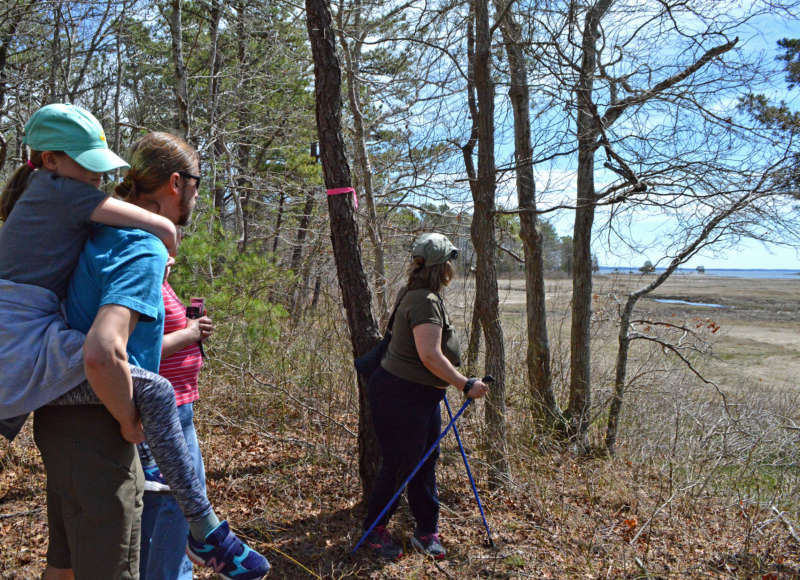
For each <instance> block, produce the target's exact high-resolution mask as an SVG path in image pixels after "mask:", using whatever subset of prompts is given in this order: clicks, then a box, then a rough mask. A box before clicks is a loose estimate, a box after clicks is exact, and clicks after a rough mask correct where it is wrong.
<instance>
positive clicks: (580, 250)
mask: <svg viewBox="0 0 800 580" xmlns="http://www.w3.org/2000/svg"><path fill="white" fill-rule="evenodd" d="M611 3H612V0H600V1H599V2H598V3H597V4H596V5H594V6H593V7H591V8H590V9H589V10H588V12H587V14H586V20H585V23H584V30H583V42H582V47H581V48H582V53H583V54H582V57H583V58H582V61H581V67H580V72H579V77H578V86H577V87H576V98H577V108H578V120H577V132H578V183H577V186H578V192H577V198H578V203H577V209H576V210H575V225H574V228H573V235H572V238H573V246H572V267H573V270H572V323H571V324H572V326H571V334H570V385H569V405H568V407H567V416H568V418H569V431H570V435H571V436H572V437H573V438H574V439H575V441H576V442H577V443H578V445H579V447H580V449H581V450H586V449H587V447H588V438H587V430H588V428H589V409H590V406H591V402H592V401H591V392H592V391H591V345H590V330H591V318H592V256H591V243H592V224H593V222H594V211H595V205H594V204H595V197H596V196H595V189H594V155H595V151H596V150H597V138H598V136H599V129H598V123H597V119H596V115H595V112H594V111H595V107H594V101H593V96H592V89H593V84H594V75H595V69H596V67H597V46H596V43H597V39H598V37H599V28H600V19H601V18H602V17H603V14H605V12H606V11H607V10H608V8H609V7H610V6H611Z"/></svg>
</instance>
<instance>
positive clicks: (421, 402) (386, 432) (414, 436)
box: [364, 233, 489, 560]
mask: <svg viewBox="0 0 800 580" xmlns="http://www.w3.org/2000/svg"><path fill="white" fill-rule="evenodd" d="M457 255H458V251H457V250H456V248H455V246H454V245H453V244H452V243H451V242H450V240H448V239H447V238H446V237H445V236H443V235H441V234H435V233H430V234H423V235H421V236H420V237H419V238H417V240H416V241H415V243H414V247H413V249H412V252H411V263H410V265H409V267H408V284H407V285H406V287H405V289H404V290H403V291H402V292H401V293H400V298H399V301H398V304H397V306H396V313H395V316H394V323H393V324H392V328H391V331H392V339H391V341H390V343H389V347H388V349H387V352H386V355H385V357H384V359H383V360H382V361H381V366H380V368H378V370H377V371H375V372H374V373H373V374H372V376H371V377H370V380H369V384H368V390H369V401H370V408H371V410H372V420H373V423H374V426H375V433H376V435H377V437H378V443H379V444H380V447H381V454H382V457H383V461H382V464H381V470H380V472H379V474H378V477H377V479H376V481H375V485H374V487H373V489H372V493H371V494H370V498H369V503H368V511H367V517H366V520H365V522H364V529H367V528H368V527H369V526H370V525H371V524H372V522H373V521H375V518H376V517H377V516H378V514H379V513H380V512H381V510H382V509H383V507H384V506H385V505H386V504H387V502H388V501H389V500H390V499H391V498H392V496H393V495H394V493H395V491H397V488H396V486H397V485H398V484H399V483H400V482H401V481H403V480H404V479H405V478H406V477H408V474H409V473H411V471H412V469H413V468H414V467H415V466H416V464H417V462H419V460H420V459H421V458H422V456H423V455H424V454H425V452H426V451H427V450H428V449H429V448H430V446H431V445H433V444H434V442H435V441H436V439H437V438H438V437H439V433H440V431H441V427H442V422H441V414H440V409H439V403H440V402H441V400H442V399H443V398H444V394H445V389H446V388H447V386H448V385H454V386H455V387H456V388H458V389H459V390H462V391H463V392H464V393H465V394H466V395H467V396H468V397H470V398H473V399H477V398H480V397H483V396H484V395H486V393H487V392H488V390H489V388H488V386H487V385H486V384H484V383H483V382H482V381H480V380H478V379H475V378H471V379H468V378H467V377H465V376H464V375H462V374H461V373H459V372H458V370H457V369H456V367H457V366H458V365H459V364H460V357H459V352H458V341H457V340H456V337H455V332H454V330H453V327H452V326H451V324H450V319H449V317H448V316H447V311H446V310H445V307H444V302H443V301H442V299H441V297H440V296H439V290H440V289H441V288H443V287H444V286H447V284H449V283H450V281H451V280H452V278H453V275H454V270H453V265H452V264H451V263H450V262H451V260H453V259H454V258H455V257H456V256H457ZM438 457H439V449H438V448H437V449H436V450H435V451H434V452H433V453H432V454H431V455H430V456H429V457H428V459H427V460H426V461H425V463H424V464H423V465H422V467H421V468H420V470H419V471H418V472H417V473H416V475H415V476H414V477H413V478H412V479H411V481H409V483H408V489H407V495H408V503H409V507H410V508H411V513H412V515H413V516H414V519H415V520H416V530H415V531H414V535H413V536H412V537H411V544H412V545H413V546H414V547H415V548H416V549H417V550H419V551H421V552H423V553H425V554H427V555H430V556H433V557H434V558H444V556H445V549H444V547H443V546H442V544H441V542H440V540H439V533H438V532H439V495H438V491H437V489H436V461H437V460H438ZM396 507H397V501H395V502H394V504H393V505H392V506H391V507H390V508H389V509H388V510H387V511H386V514H384V516H383V517H382V518H381V521H380V522H378V525H377V526H375V528H374V530H373V531H372V532H371V533H370V534H369V536H367V540H366V545H367V546H368V547H370V548H371V549H372V550H374V551H375V552H376V553H378V554H379V555H381V556H382V557H384V558H387V559H390V560H395V559H397V558H399V557H400V556H402V555H403V551H402V549H401V548H400V546H399V545H397V544H396V543H395V542H394V541H393V540H392V537H391V535H390V534H389V532H388V531H387V530H386V525H387V524H388V522H389V519H390V518H391V516H392V514H393V513H394V510H395V509H396Z"/></svg>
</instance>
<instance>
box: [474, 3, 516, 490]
mask: <svg viewBox="0 0 800 580" xmlns="http://www.w3.org/2000/svg"><path fill="white" fill-rule="evenodd" d="M474 2H475V67H474V71H475V89H476V93H477V96H478V182H477V186H476V188H475V190H474V191H475V193H474V196H473V201H474V214H473V217H472V227H471V235H472V245H473V247H474V248H475V253H476V264H477V271H476V273H475V308H476V309H477V312H478V317H479V319H480V321H481V326H482V327H483V333H484V338H485V340H486V372H487V373H488V374H490V375H492V376H493V377H494V379H495V382H494V383H493V384H492V385H491V388H490V390H489V395H488V396H487V397H486V405H485V407H484V408H485V412H486V427H487V429H486V436H487V441H486V454H487V461H488V463H489V466H490V473H489V483H490V485H491V486H492V487H495V488H496V487H499V486H500V485H502V483H503V482H504V481H505V480H506V479H507V477H508V472H509V471H508V470H509V468H508V458H507V454H506V423H505V416H506V401H505V351H504V345H503V329H502V327H501V326H500V299H499V296H498V291H497V270H496V267H495V256H496V251H497V242H496V235H495V223H494V207H495V206H494V203H495V187H496V184H495V179H496V168H495V159H494V84H493V82H492V78H491V68H490V67H491V62H490V59H491V33H490V31H489V5H488V0H474Z"/></svg>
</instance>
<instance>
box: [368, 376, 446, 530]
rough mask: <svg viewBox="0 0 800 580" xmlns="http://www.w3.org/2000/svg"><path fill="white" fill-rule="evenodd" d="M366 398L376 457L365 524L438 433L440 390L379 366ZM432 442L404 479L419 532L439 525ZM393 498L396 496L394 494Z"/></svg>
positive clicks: (383, 521) (435, 453) (385, 519)
mask: <svg viewBox="0 0 800 580" xmlns="http://www.w3.org/2000/svg"><path fill="white" fill-rule="evenodd" d="M368 389H369V403H370V407H371V409H372V421H373V424H374V425H375V433H376V435H377V437H378V443H379V444H380V448H381V455H382V462H381V469H380V472H379V473H378V477H377V479H376V480H375V485H374V487H373V488H372V493H371V494H370V498H369V503H368V506H367V518H366V520H365V522H364V529H367V528H368V527H369V526H370V525H371V524H372V522H373V521H375V518H376V517H378V514H379V513H380V512H381V510H382V509H383V508H384V506H385V505H386V504H387V503H388V501H389V500H390V499H391V498H392V496H393V495H394V494H395V492H396V491H397V489H398V487H399V486H400V484H401V483H402V482H403V481H404V480H405V478H406V477H408V474H409V473H411V471H412V470H413V469H414V467H415V466H416V465H417V463H419V460H420V459H422V456H423V455H424V454H425V452H426V451H427V450H428V449H429V448H430V446H431V445H433V443H434V442H435V441H436V439H437V437H439V432H440V431H441V428H442V418H441V415H440V411H439V403H440V402H441V400H442V399H443V398H444V393H445V391H444V389H438V388H436V387H430V386H427V385H420V384H419V383H412V382H410V381H405V380H403V379H401V378H399V377H396V376H394V375H393V374H390V373H388V372H387V371H385V370H384V369H383V368H379V369H378V370H377V371H375V373H373V375H372V376H371V377H370V381H369V385H368ZM438 458H439V448H438V447H437V448H436V449H435V450H434V451H433V453H431V455H430V456H429V457H428V459H427V460H426V461H425V463H424V464H423V465H422V467H421V468H420V470H419V471H418V472H417V473H416V475H415V476H414V477H413V478H412V479H411V481H410V482H409V483H408V489H407V490H406V493H407V496H408V504H409V507H410V508H411V514H412V515H413V516H414V519H415V520H416V522H417V530H416V531H417V532H418V533H419V534H422V535H424V534H432V533H436V532H438V528H439V492H438V490H437V489H436V461H437V460H438ZM398 500H399V498H398ZM396 508H397V500H396V501H395V502H394V503H393V504H392V506H391V507H390V508H389V509H388V510H387V512H386V514H384V516H383V518H381V521H380V522H378V523H379V525H386V524H387V523H388V522H389V519H390V518H391V517H392V514H393V513H394V510H395V509H396Z"/></svg>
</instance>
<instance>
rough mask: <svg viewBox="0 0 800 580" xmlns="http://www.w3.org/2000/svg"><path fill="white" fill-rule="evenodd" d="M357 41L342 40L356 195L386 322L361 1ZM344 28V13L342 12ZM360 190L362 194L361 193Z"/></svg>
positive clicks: (355, 13) (357, 2) (358, 3)
mask: <svg viewBox="0 0 800 580" xmlns="http://www.w3.org/2000/svg"><path fill="white" fill-rule="evenodd" d="M353 19H354V21H353V26H352V28H353V37H354V40H353V42H352V44H351V45H350V46H348V44H347V41H346V40H342V52H343V53H344V56H345V64H346V68H345V74H346V75H347V96H348V100H349V102H350V114H351V115H352V116H353V144H354V149H355V151H354V157H355V159H354V161H355V171H354V174H355V177H356V179H355V182H356V185H357V187H356V191H358V192H359V193H361V194H363V196H364V200H365V201H366V203H367V220H366V224H367V235H368V236H369V240H370V243H371V244H372V252H373V257H374V259H375V265H374V283H373V286H374V288H375V298H376V300H377V304H378V318H379V319H381V318H383V316H384V314H386V311H387V306H386V265H385V257H384V252H383V232H382V231H381V224H380V220H379V218H378V213H377V211H376V210H375V198H374V192H373V188H372V167H371V165H370V160H369V153H368V152H367V136H366V129H365V127H364V115H363V114H362V113H361V99H360V97H359V94H360V90H361V83H360V81H359V74H360V71H361V50H362V44H363V40H362V37H363V35H364V34H365V33H364V31H363V30H362V29H361V28H362V27H361V1H360V0H355V1H354V3H353ZM339 27H340V28H342V25H341V12H340V26H339ZM359 190H360V191H359Z"/></svg>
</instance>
